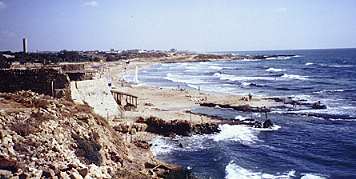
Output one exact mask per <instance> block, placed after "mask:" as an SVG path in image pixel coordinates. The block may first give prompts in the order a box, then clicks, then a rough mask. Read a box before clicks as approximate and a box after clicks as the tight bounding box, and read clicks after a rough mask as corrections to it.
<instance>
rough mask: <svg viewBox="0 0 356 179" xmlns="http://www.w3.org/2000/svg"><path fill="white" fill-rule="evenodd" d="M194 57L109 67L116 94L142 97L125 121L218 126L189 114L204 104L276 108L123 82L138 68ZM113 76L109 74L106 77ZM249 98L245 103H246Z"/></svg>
mask: <svg viewBox="0 0 356 179" xmlns="http://www.w3.org/2000/svg"><path fill="white" fill-rule="evenodd" d="M193 61H199V60H193V58H192V56H186V57H176V58H170V59H134V60H131V61H130V63H129V64H127V63H125V62H114V63H106V67H107V70H106V72H108V73H110V76H111V78H112V82H113V86H114V88H115V89H116V90H118V91H121V92H125V93H128V94H131V95H135V96H137V97H138V107H137V110H135V111H125V112H124V118H125V119H131V120H135V119H137V118H138V117H144V118H147V117H150V116H154V117H159V118H161V119H163V120H166V121H169V120H187V121H190V122H192V123H201V122H208V121H209V122H214V121H216V119H214V118H211V117H208V116H202V115H197V114H191V113H190V112H189V111H190V110H191V109H193V108H196V107H199V106H200V104H201V103H215V104H221V105H231V106H242V105H249V106H251V107H267V108H269V107H272V106H276V105H278V103H276V102H274V101H272V100H268V99H265V98H263V97H253V98H252V100H251V101H248V100H246V99H247V98H248V97H247V96H242V95H232V94H225V93H212V92H207V91H199V90H196V89H178V87H177V88H176V89H167V88H160V87H150V86H142V85H137V84H130V83H128V82H126V81H124V80H123V76H124V75H128V74H133V73H134V72H135V69H136V66H137V67H138V68H139V69H143V68H148V67H149V66H151V65H153V64H159V63H174V62H176V63H182V62H193ZM105 75H106V76H109V74H107V73H106V74H105ZM244 98H245V99H244Z"/></svg>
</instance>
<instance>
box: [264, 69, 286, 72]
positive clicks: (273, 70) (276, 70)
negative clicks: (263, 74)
mask: <svg viewBox="0 0 356 179" xmlns="http://www.w3.org/2000/svg"><path fill="white" fill-rule="evenodd" d="M266 71H268V72H281V71H286V70H285V69H279V68H268V69H267V70H266Z"/></svg>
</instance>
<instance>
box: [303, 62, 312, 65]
mask: <svg viewBox="0 0 356 179" xmlns="http://www.w3.org/2000/svg"><path fill="white" fill-rule="evenodd" d="M305 65H306V66H310V65H314V63H311V62H308V63H305Z"/></svg>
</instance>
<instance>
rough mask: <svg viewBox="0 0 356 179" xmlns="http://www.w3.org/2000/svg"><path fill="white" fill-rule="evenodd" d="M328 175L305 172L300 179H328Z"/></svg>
mask: <svg viewBox="0 0 356 179" xmlns="http://www.w3.org/2000/svg"><path fill="white" fill-rule="evenodd" d="M326 178H327V177H326V176H323V175H321V174H315V173H305V174H303V176H302V177H301V178H300V179H326Z"/></svg>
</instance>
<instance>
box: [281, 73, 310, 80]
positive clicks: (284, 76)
mask: <svg viewBox="0 0 356 179" xmlns="http://www.w3.org/2000/svg"><path fill="white" fill-rule="evenodd" d="M281 77H282V78H287V79H292V80H307V79H308V77H307V76H300V75H289V74H283V75H282V76H281Z"/></svg>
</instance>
